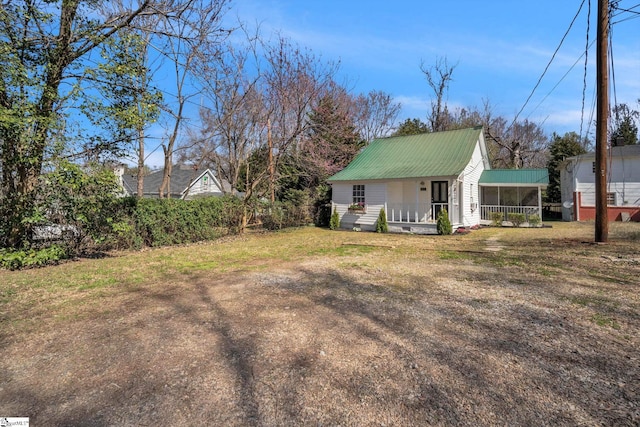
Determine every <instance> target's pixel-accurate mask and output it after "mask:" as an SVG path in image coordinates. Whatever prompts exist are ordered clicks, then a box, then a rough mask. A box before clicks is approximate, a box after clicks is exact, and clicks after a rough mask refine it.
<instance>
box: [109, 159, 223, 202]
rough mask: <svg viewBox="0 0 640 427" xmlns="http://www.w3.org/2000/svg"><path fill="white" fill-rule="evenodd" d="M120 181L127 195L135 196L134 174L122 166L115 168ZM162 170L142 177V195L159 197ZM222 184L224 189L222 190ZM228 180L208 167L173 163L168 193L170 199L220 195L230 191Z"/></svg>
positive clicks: (135, 177)
mask: <svg viewBox="0 0 640 427" xmlns="http://www.w3.org/2000/svg"><path fill="white" fill-rule="evenodd" d="M116 175H117V176H118V177H119V178H120V183H121V185H122V188H123V189H124V193H125V195H127V196H135V195H136V193H137V188H138V181H137V176H136V175H127V174H124V168H119V170H116ZM162 177H163V171H162V170H159V171H156V172H153V173H150V174H149V175H147V176H145V177H144V182H143V183H144V196H143V197H150V198H155V197H159V193H160V185H161V184H162ZM223 185H224V191H223ZM230 192H231V186H230V185H229V183H228V182H226V181H223V182H222V183H221V182H220V181H219V180H218V179H217V178H216V177H215V175H214V174H213V172H211V170H210V169H198V168H196V167H194V166H191V165H174V166H173V168H172V171H171V177H170V180H169V195H170V198H172V199H187V200H188V199H192V198H194V197H196V196H198V197H201V196H222V195H223V194H224V193H230Z"/></svg>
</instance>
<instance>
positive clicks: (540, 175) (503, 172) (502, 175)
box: [479, 169, 549, 185]
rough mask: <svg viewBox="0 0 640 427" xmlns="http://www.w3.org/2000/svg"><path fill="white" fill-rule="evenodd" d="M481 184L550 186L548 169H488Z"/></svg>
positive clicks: (481, 177)
mask: <svg viewBox="0 0 640 427" xmlns="http://www.w3.org/2000/svg"><path fill="white" fill-rule="evenodd" d="M479 182H480V184H481V185H483V184H484V185H487V184H532V185H548V184H549V171H548V170H547V169H488V170H484V171H483V172H482V175H481V176H480V181H479Z"/></svg>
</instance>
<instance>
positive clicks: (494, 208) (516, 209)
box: [480, 205, 542, 221]
mask: <svg viewBox="0 0 640 427" xmlns="http://www.w3.org/2000/svg"><path fill="white" fill-rule="evenodd" d="M492 212H502V217H503V218H504V220H505V221H507V220H508V218H509V214H510V213H520V214H524V215H525V218H526V220H527V221H528V220H529V216H530V215H538V217H540V218H542V212H541V211H540V209H538V207H537V206H502V205H481V206H480V219H483V220H487V221H491V220H492V218H491V213H492Z"/></svg>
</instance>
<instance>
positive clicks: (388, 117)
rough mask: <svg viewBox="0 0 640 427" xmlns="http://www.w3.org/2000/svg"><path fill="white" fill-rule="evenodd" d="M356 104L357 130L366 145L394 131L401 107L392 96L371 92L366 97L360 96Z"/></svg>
mask: <svg viewBox="0 0 640 427" xmlns="http://www.w3.org/2000/svg"><path fill="white" fill-rule="evenodd" d="M355 103H356V110H357V111H356V117H355V122H356V128H357V131H358V132H359V133H360V135H361V136H362V139H363V140H364V141H366V143H369V142H371V141H373V140H374V139H376V138H381V137H384V136H388V135H389V134H390V133H391V132H392V131H393V129H394V126H395V122H396V119H397V118H398V113H399V112H400V108H401V105H400V104H399V103H395V102H393V98H392V96H391V95H389V94H388V93H385V92H382V91H371V92H369V93H368V94H366V95H359V96H358V97H357V98H356V99H355Z"/></svg>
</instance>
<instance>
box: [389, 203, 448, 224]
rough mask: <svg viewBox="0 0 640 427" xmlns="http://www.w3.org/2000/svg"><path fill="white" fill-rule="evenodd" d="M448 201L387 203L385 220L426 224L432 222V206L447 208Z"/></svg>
mask: <svg viewBox="0 0 640 427" xmlns="http://www.w3.org/2000/svg"><path fill="white" fill-rule="evenodd" d="M448 205H449V204H448V203H431V202H428V203H418V204H416V203H387V221H390V222H407V223H418V224H426V223H429V222H434V221H435V218H434V216H433V207H434V206H440V208H443V207H444V208H447V207H448Z"/></svg>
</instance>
